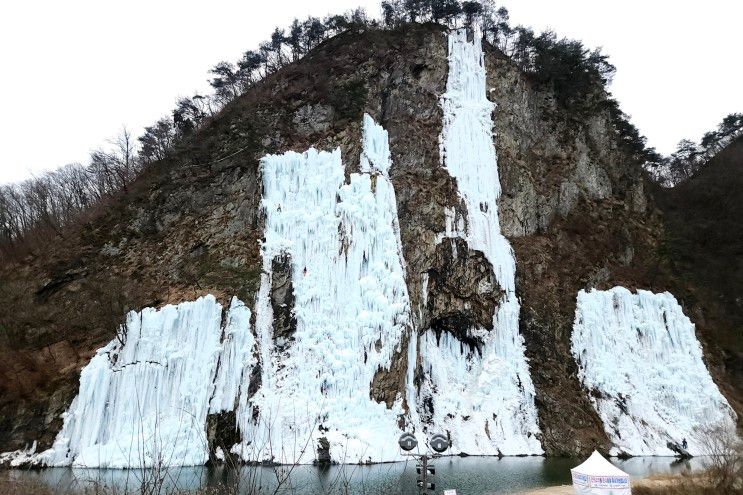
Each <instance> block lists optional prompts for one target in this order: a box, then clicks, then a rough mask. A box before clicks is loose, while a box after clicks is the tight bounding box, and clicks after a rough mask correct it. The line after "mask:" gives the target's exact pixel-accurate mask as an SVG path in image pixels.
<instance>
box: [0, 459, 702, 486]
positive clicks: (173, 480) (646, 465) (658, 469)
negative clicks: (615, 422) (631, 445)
mask: <svg viewBox="0 0 743 495" xmlns="http://www.w3.org/2000/svg"><path fill="white" fill-rule="evenodd" d="M612 462H614V464H615V465H617V466H618V467H619V468H620V469H622V470H624V471H626V472H627V473H629V474H630V475H631V476H633V477H642V476H647V475H649V474H655V473H671V472H673V473H676V472H681V471H683V470H689V469H698V468H699V467H700V464H699V461H698V460H696V459H693V460H692V461H691V462H689V461H685V462H681V463H679V462H675V459H673V458H668V457H635V458H632V459H627V460H624V461H620V460H616V459H612ZM579 463H580V461H579V460H576V459H546V458H543V457H504V458H503V459H497V458H492V457H468V458H459V457H443V458H440V459H436V460H435V461H434V462H433V464H434V465H435V466H436V476H435V480H434V481H435V483H436V489H437V490H436V491H437V493H441V492H442V491H443V489H446V488H456V489H457V493H458V494H459V495H486V494H508V493H514V492H518V491H522V490H528V489H532V488H539V487H543V486H551V485H560V484H567V483H570V468H571V467H573V466H576V465H578V464H579ZM240 473H241V474H240V482H241V486H242V488H243V490H241V491H242V493H246V494H247V493H255V491H252V490H250V489H249V488H251V487H258V488H259V490H258V493H267V494H269V493H274V491H275V490H276V488H277V479H285V480H287V482H286V483H284V484H283V485H282V486H281V487H280V489H279V491H278V493H282V494H298V495H319V494H343V493H351V494H354V495H376V494H385V495H387V494H389V495H417V494H418V489H417V487H416V477H417V475H416V472H415V463H414V462H413V461H410V462H398V463H391V464H377V465H373V466H354V465H344V466H331V467H329V468H326V469H320V468H317V467H313V466H294V467H291V466H279V467H276V468H268V467H250V466H244V467H243V468H242V469H241V472H240ZM152 474H153V473H152V471H151V470H150V471H143V470H139V469H126V470H125V469H70V468H50V469H44V470H40V471H25V470H11V471H8V472H7V476H8V477H10V478H11V479H12V480H18V481H23V482H29V481H40V482H42V483H43V484H45V485H47V486H49V487H50V488H52V489H54V490H55V491H56V490H58V491H59V492H64V493H67V492H70V491H72V492H78V493H83V492H84V491H85V489H86V488H90V487H93V486H97V487H101V486H105V487H106V488H109V489H113V490H116V493H122V492H125V491H136V490H137V489H138V488H139V486H140V482H141V480H142V479H143V477H148V476H149V477H151V476H152ZM165 477H166V480H167V481H166V490H165V491H164V493H170V492H173V491H176V490H182V491H194V490H196V489H198V488H203V487H209V486H218V485H220V484H224V485H232V484H233V483H234V482H235V477H234V475H233V473H232V472H231V471H229V470H227V469H224V468H221V467H220V468H211V469H210V468H206V467H184V468H173V469H169V470H168V471H167V473H165Z"/></svg>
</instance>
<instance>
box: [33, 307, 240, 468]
mask: <svg viewBox="0 0 743 495" xmlns="http://www.w3.org/2000/svg"><path fill="white" fill-rule="evenodd" d="M227 320H228V324H227V326H226V328H225V333H226V338H225V340H224V342H222V334H223V329H222V328H221V321H222V307H221V305H220V304H219V303H217V301H216V300H215V298H214V297H213V296H211V295H210V296H205V297H201V298H199V299H197V300H196V301H193V302H184V303H181V304H179V305H177V306H173V305H168V306H165V307H163V308H162V309H160V310H156V309H154V308H146V309H144V310H142V311H141V312H138V313H137V312H131V313H130V314H129V315H128V316H127V320H126V335H125V336H124V337H123V338H122V339H121V340H123V341H124V343H123V344H122V343H121V340H119V339H114V340H113V341H112V342H111V343H109V344H108V345H107V346H105V347H104V348H102V349H100V350H98V352H97V353H96V355H95V357H93V359H92V360H91V361H90V363H89V364H88V365H87V366H85V368H83V370H82V372H81V374H80V389H79V393H78V395H77V397H75V399H74V400H73V402H72V404H71V405H70V408H69V410H68V411H67V412H66V413H65V414H64V416H63V418H64V425H63V427H62V430H61V431H60V433H59V434H58V435H57V438H56V440H55V442H54V445H53V446H52V448H51V449H50V450H47V451H46V452H44V453H42V454H40V458H41V460H42V461H43V462H44V463H46V464H49V465H58V466H63V465H73V466H80V467H115V468H123V467H140V466H153V465H158V464H163V465H171V466H178V465H198V464H203V463H204V462H205V461H206V460H207V457H208V453H207V452H208V448H207V439H206V417H207V414H208V412H209V410H210V409H212V410H213V411H219V410H223V409H232V407H233V405H234V403H235V400H236V398H237V387H238V386H239V383H238V382H237V380H239V376H240V372H241V368H242V366H243V364H242V363H243V362H249V359H247V360H246V359H245V356H246V355H247V354H249V352H250V348H251V347H252V336H251V335H250V310H249V309H248V308H246V307H245V306H244V305H243V304H242V303H241V302H240V301H238V300H237V299H233V301H232V305H231V307H230V309H229V311H228V314H227ZM223 344H224V345H223ZM222 357H223V358H224V359H221V358H222ZM212 397H214V399H215V400H214V401H211V399H212ZM210 401H211V402H212V405H211V406H210Z"/></svg>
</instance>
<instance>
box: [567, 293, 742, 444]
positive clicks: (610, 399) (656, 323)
mask: <svg viewBox="0 0 743 495" xmlns="http://www.w3.org/2000/svg"><path fill="white" fill-rule="evenodd" d="M571 350H572V353H573V356H574V357H575V360H576V361H577V363H578V366H579V372H578V376H579V378H580V380H581V382H582V383H583V385H584V386H585V387H586V388H587V389H588V390H589V391H592V393H591V394H590V397H591V401H592V402H593V405H594V407H595V408H596V411H597V412H598V414H599V416H600V417H601V420H602V421H603V422H604V429H605V430H606V433H607V434H608V436H609V438H610V439H611V441H612V442H613V443H614V445H615V448H614V451H613V452H614V453H615V454H616V453H619V452H625V453H628V454H631V455H673V452H672V451H671V450H669V449H668V447H667V446H666V445H667V443H668V442H672V443H678V444H680V443H681V442H682V440H683V439H686V440H687V442H688V445H689V448H688V450H689V452H690V453H692V454H694V455H697V454H703V453H704V452H703V449H702V446H701V445H700V444H699V441H698V440H699V432H698V428H699V427H705V426H714V425H721V426H723V427H725V428H731V429H733V430H734V429H735V421H734V419H735V413H734V412H733V410H732V409H731V407H730V405H729V404H728V402H727V401H726V400H725V398H724V397H723V396H722V394H721V393H720V391H719V389H718V388H717V385H715V383H714V382H713V381H712V378H711V377H710V374H709V371H708V370H707V368H706V367H705V365H704V361H703V360H702V349H701V347H700V345H699V342H698V341H697V339H696V336H695V334H694V324H693V323H692V322H691V321H690V320H689V318H687V317H686V315H684V313H683V311H682V310H681V306H679V304H678V303H677V302H676V299H675V298H674V297H673V295H671V294H670V293H668V292H664V293H662V294H654V293H652V292H648V291H644V290H639V291H637V294H633V293H631V292H630V291H629V290H627V289H625V288H624V287H614V288H613V289H611V290H607V291H602V290H591V291H589V292H586V291H580V292H579V293H578V300H577V305H576V312H575V323H574V326H573V335H572V346H571Z"/></svg>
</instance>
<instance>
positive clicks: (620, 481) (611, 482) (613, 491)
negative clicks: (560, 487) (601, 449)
mask: <svg viewBox="0 0 743 495" xmlns="http://www.w3.org/2000/svg"><path fill="white" fill-rule="evenodd" d="M570 474H572V475H573V489H574V490H575V493H576V495H630V494H631V493H632V489H631V488H630V483H629V474H627V473H625V472H624V471H622V470H621V469H619V468H618V467H616V466H614V465H613V464H612V463H610V462H609V461H607V460H606V459H604V457H603V456H602V455H601V454H599V453H598V452H596V451H594V452H593V454H591V457H589V458H588V459H586V461H585V462H584V463H583V464H581V465H580V466H576V467H574V468H573V469H571V470H570Z"/></svg>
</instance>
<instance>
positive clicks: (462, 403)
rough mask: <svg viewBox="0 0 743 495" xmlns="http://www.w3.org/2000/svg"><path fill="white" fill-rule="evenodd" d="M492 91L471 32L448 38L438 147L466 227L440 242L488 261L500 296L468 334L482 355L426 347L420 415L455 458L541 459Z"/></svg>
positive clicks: (446, 343)
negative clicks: (457, 241)
mask: <svg viewBox="0 0 743 495" xmlns="http://www.w3.org/2000/svg"><path fill="white" fill-rule="evenodd" d="M485 81H486V74H485V66H484V59H483V53H482V47H481V44H480V36H479V34H478V33H475V35H474V38H473V41H471V42H470V41H468V40H467V34H466V31H465V30H463V29H462V30H458V31H454V32H451V33H450V34H449V77H448V80H447V85H446V93H445V94H444V95H443V97H442V99H441V100H442V106H443V110H444V124H443V131H442V135H441V138H440V147H441V156H442V158H443V164H444V166H445V167H446V169H447V170H448V171H449V173H450V174H451V175H452V177H454V178H455V179H456V180H457V187H458V190H459V195H460V197H461V199H462V201H463V203H464V206H465V207H466V223H465V221H464V220H463V219H461V218H455V216H454V212H450V215H449V220H450V221H449V222H448V223H449V225H448V226H447V232H446V233H445V234H444V235H443V236H442V240H441V242H449V241H447V240H446V238H447V237H462V238H464V239H466V240H467V243H468V245H469V247H470V249H474V250H479V251H482V252H483V254H484V255H485V257H486V258H487V259H488V261H489V262H490V263H491V264H492V266H493V270H494V272H495V276H496V278H497V280H498V283H499V285H500V287H501V288H502V290H503V296H502V299H501V301H500V302H499V307H498V309H497V312H496V314H495V316H494V321H493V325H494V328H493V330H492V331H487V330H486V329H482V328H473V329H471V330H470V331H471V333H472V334H473V335H475V336H478V337H480V338H481V339H482V340H483V341H484V345H483V347H482V352H481V353H479V352H477V351H476V350H470V349H468V348H467V346H463V345H462V343H461V342H459V341H458V340H457V339H456V338H455V337H453V336H451V335H449V334H443V335H442V336H441V339H440V340H439V341H437V339H436V336H435V335H434V334H433V332H430V331H429V332H427V333H426V334H425V335H424V336H423V337H422V339H421V346H420V354H421V357H422V361H423V366H424V373H425V374H426V377H427V380H426V381H425V383H424V384H423V386H422V389H421V391H420V394H421V400H422V401H423V403H422V404H421V407H422V408H423V409H428V414H429V415H431V418H430V419H431V421H432V423H433V427H434V428H435V429H438V430H446V431H449V432H451V436H452V440H453V448H454V450H455V452H466V453H468V454H483V455H491V454H499V453H501V454H504V455H512V454H540V453H542V448H541V445H540V443H539V440H538V439H537V434H538V433H539V427H538V425H537V410H536V407H535V405H534V386H533V384H532V381H531V377H530V375H529V367H528V364H527V361H526V358H525V355H524V343H523V338H522V337H521V335H520V334H519V326H518V320H519V302H518V300H517V298H516V294H515V269H516V263H515V260H514V255H513V251H512V249H511V246H510V244H509V243H508V241H507V240H506V238H505V237H504V236H503V235H502V234H501V231H500V225H499V222H498V198H499V196H500V182H499V179H498V167H497V160H496V154H495V148H494V145H493V132H492V128H493V121H492V115H491V114H492V112H493V109H494V105H493V103H492V102H490V101H489V100H488V99H487V97H486V84H485ZM426 401H430V402H428V404H427V403H426ZM431 406H432V407H431ZM430 409H432V410H433V411H432V413H431V411H430Z"/></svg>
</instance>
